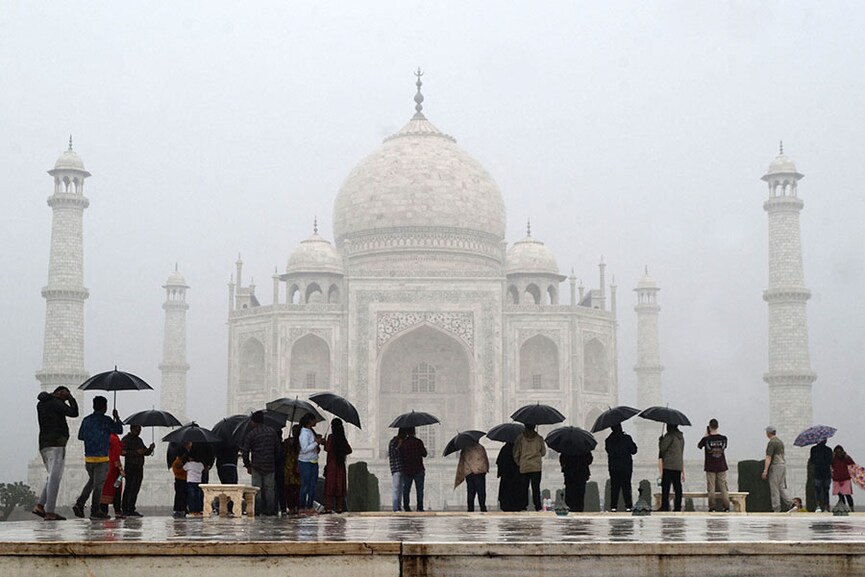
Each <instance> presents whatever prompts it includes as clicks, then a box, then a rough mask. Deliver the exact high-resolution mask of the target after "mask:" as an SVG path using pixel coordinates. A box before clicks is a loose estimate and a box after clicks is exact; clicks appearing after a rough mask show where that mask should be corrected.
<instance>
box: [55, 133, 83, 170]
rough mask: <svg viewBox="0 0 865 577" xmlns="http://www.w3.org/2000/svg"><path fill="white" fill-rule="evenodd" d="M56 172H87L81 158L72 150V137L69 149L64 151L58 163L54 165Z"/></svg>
mask: <svg viewBox="0 0 865 577" xmlns="http://www.w3.org/2000/svg"><path fill="white" fill-rule="evenodd" d="M54 170H80V171H83V172H87V171H86V170H85V169H84V163H83V162H82V161H81V157H80V156H78V153H76V152H75V151H74V150H72V136H70V137H69V148H67V149H66V150H64V151H63V154H61V155H60V158H58V159H57V162H55V163H54Z"/></svg>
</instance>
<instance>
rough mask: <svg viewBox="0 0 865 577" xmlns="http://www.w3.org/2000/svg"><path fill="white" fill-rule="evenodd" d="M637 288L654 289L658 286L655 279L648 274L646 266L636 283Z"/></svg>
mask: <svg viewBox="0 0 865 577" xmlns="http://www.w3.org/2000/svg"><path fill="white" fill-rule="evenodd" d="M637 288H638V289H656V288H658V283H657V282H655V279H653V278H652V277H650V276H649V267H648V266H647V267H646V270H645V272H644V274H643V276H642V278H640V281H639V282H638V283H637Z"/></svg>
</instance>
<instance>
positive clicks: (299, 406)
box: [266, 397, 324, 423]
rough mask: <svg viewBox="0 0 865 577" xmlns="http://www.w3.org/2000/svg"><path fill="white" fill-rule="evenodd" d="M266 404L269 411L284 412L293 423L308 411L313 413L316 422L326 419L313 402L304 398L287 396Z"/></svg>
mask: <svg viewBox="0 0 865 577" xmlns="http://www.w3.org/2000/svg"><path fill="white" fill-rule="evenodd" d="M266 406H267V410H268V411H275V412H277V413H283V414H284V415H286V416H287V417H288V420H289V421H291V422H292V423H297V422H299V421H300V420H301V419H302V418H303V416H304V415H305V414H307V413H311V414H312V415H313V416H314V417H315V422H316V423H320V422H321V421H323V420H324V417H322V416H321V413H319V412H318V411H317V410H316V408H315V407H314V406H312V403H310V402H309V401H304V400H303V399H298V398H297V397H295V398H293V399H289V398H287V397H283V398H281V399H276V400H275V401H270V402H269V403H267V405H266Z"/></svg>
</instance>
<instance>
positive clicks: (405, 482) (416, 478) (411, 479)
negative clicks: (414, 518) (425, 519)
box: [402, 471, 425, 511]
mask: <svg viewBox="0 0 865 577" xmlns="http://www.w3.org/2000/svg"><path fill="white" fill-rule="evenodd" d="M424 475H425V473H424V471H421V472H420V473H417V474H415V475H407V474H405V473H403V474H402V504H403V510H404V511H411V507H410V506H409V500H410V498H411V484H412V483H414V485H415V487H416V488H417V489H416V490H417V510H418V511H423V480H424Z"/></svg>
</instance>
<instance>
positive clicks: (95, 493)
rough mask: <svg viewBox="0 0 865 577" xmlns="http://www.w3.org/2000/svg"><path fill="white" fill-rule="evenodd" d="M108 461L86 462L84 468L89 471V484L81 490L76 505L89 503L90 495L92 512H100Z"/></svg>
mask: <svg viewBox="0 0 865 577" xmlns="http://www.w3.org/2000/svg"><path fill="white" fill-rule="evenodd" d="M108 465H109V463H108V461H105V462H104V463H84V469H85V470H86V471H87V484H86V485H84V488H83V489H82V490H81V494H80V495H79V496H78V499H77V500H76V501H75V504H76V505H81V506H82V507H84V505H86V504H87V498H88V497H90V498H91V501H90V514H91V515H92V514H93V513H99V511H100V509H99V500H100V499H101V498H102V486H103V485H104V484H105V479H106V478H108Z"/></svg>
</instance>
